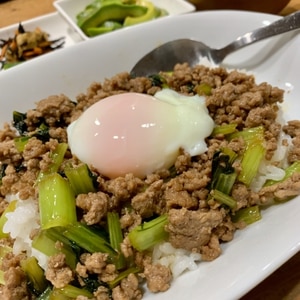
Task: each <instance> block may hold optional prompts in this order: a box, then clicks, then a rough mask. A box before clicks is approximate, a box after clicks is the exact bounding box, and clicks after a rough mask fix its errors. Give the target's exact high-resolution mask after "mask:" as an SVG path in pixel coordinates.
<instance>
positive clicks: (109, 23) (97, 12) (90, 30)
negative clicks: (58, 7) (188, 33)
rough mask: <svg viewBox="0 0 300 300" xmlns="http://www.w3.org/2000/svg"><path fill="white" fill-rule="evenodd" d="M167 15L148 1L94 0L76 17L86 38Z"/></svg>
mask: <svg viewBox="0 0 300 300" xmlns="http://www.w3.org/2000/svg"><path fill="white" fill-rule="evenodd" d="M167 14H168V12H167V11H165V10H164V9H161V8H158V7H156V6H154V5H153V3H152V2H151V1H148V0H94V1H93V2H92V3H91V4H89V5H87V6H86V8H85V9H84V10H83V11H81V12H79V13H78V14H77V16H76V18H77V25H78V26H79V27H80V28H81V29H82V31H83V32H84V33H85V34H86V35H87V36H90V37H92V36H96V35H100V34H103V33H107V32H111V31H113V30H116V29H120V28H123V27H126V26H131V25H135V24H138V23H142V22H146V21H150V20H152V19H156V18H159V17H162V16H166V15H167Z"/></svg>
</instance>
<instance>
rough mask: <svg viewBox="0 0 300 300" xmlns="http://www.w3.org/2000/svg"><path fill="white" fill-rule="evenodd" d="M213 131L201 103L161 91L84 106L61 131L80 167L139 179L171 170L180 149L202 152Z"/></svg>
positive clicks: (200, 98)
mask: <svg viewBox="0 0 300 300" xmlns="http://www.w3.org/2000/svg"><path fill="white" fill-rule="evenodd" d="M213 128H214V121H213V120H212V118H211V117H210V116H209V114H208V110H207V108H206V105H205V98H204V97H200V96H198V95H195V96H185V95H182V94H179V93H177V92H175V91H173V90H171V89H163V90H161V91H159V92H157V93H156V94H155V95H154V96H150V95H146V94H139V93H122V94H117V95H113V96H110V97H107V98H105V99H103V100H101V101H99V102H97V103H95V104H93V105H92V106H90V107H89V108H88V109H87V110H86V111H85V112H84V113H83V114H82V115H81V116H80V117H79V118H78V119H77V120H76V121H74V122H72V123H71V124H70V125H69V127H68V128H67V133H68V140H69V146H70V149H71V151H72V153H73V154H74V155H76V156H77V157H78V159H80V160H81V161H82V162H84V163H86V164H88V165H92V166H93V167H94V168H96V169H97V171H98V172H99V173H101V174H102V175H104V176H107V177H109V178H116V177H118V176H124V175H125V174H127V173H132V174H134V175H135V176H137V177H140V178H143V177H145V176H147V175H148V174H150V173H153V172H154V171H156V170H159V169H161V168H169V167H171V166H172V165H173V164H174V162H175V160H176V157H177V156H178V154H179V150H180V148H183V149H184V150H185V151H186V152H188V153H189V154H190V155H191V156H194V155H199V154H202V153H204V152H205V151H206V150H207V145H206V143H205V138H206V137H207V136H209V135H210V134H211V132H212V130H213Z"/></svg>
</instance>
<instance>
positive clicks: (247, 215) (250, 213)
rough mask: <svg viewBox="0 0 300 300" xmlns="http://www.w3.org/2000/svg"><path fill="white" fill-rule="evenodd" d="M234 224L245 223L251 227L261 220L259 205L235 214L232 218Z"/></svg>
mask: <svg viewBox="0 0 300 300" xmlns="http://www.w3.org/2000/svg"><path fill="white" fill-rule="evenodd" d="M231 219H232V221H233V222H234V223H237V222H240V221H243V222H245V223H246V224H248V225H250V224H252V223H254V222H256V221H259V220H260V219H261V213H260V209H259V206H258V205H255V206H250V207H246V208H242V209H240V210H238V211H237V212H235V214H234V215H233V216H232V217H231Z"/></svg>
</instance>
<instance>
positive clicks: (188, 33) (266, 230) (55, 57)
mask: <svg viewBox="0 0 300 300" xmlns="http://www.w3.org/2000/svg"><path fill="white" fill-rule="evenodd" d="M278 18H279V17H278V16H273V15H268V14H258V13H251V12H242V11H207V12H199V13H192V14H186V15H181V16H174V17H170V18H163V19H161V20H158V21H156V22H149V23H145V24H141V25H140V26H133V27H131V28H127V29H126V30H122V31H119V32H118V31H116V32H113V33H111V34H108V35H103V36H100V37H96V38H94V39H90V40H88V41H86V42H83V43H79V44H76V45H74V46H72V47H68V48H65V49H62V50H60V51H57V52H53V53H50V54H48V55H45V56H44V57H43V56H42V57H39V58H36V59H34V60H32V61H29V62H28V63H26V64H23V65H22V64H21V65H18V66H16V67H14V68H12V69H9V70H6V71H4V72H1V73H0V106H1V109H0V121H1V122H0V123H3V122H4V121H9V120H11V116H12V111H13V110H19V111H25V110H26V109H28V108H32V107H33V105H34V102H35V101H38V100H40V99H42V98H45V97H47V96H49V95H52V94H60V93H64V94H66V95H67V96H69V97H71V98H72V99H75V96H76V95H77V94H79V93H80V92H84V91H85V90H86V88H87V87H88V85H89V84H90V83H91V82H93V81H103V80H104V79H105V78H108V77H111V76H113V75H115V74H116V73H118V72H121V71H129V70H130V69H131V67H132V66H133V65H134V64H135V62H136V61H137V60H138V59H139V58H140V57H141V56H143V55H144V54H145V53H147V52H149V51H150V50H152V49H153V48H154V47H156V46H158V45H159V44H161V43H164V42H167V41H170V40H173V39H177V38H194V39H199V40H201V41H203V42H205V43H206V44H208V45H210V46H213V47H221V46H224V45H226V44H227V43H229V42H231V41H232V40H233V39H235V38H236V37H237V36H239V35H241V34H243V33H245V32H248V31H250V30H252V29H254V28H257V27H260V26H263V25H265V24H268V23H270V22H272V21H274V20H276V19H278ZM299 53H300V36H299V31H295V32H293V33H289V34H285V35H282V36H280V37H277V38H273V39H271V40H267V41H264V42H260V43H259V44H256V45H252V46H249V47H248V48H245V49H243V50H241V51H239V52H237V53H235V54H233V55H231V56H230V57H228V59H227V60H226V61H225V63H226V65H228V66H230V67H238V68H241V69H246V70H247V71H250V72H254V74H255V75H256V78H257V81H258V82H262V81H267V82H269V83H271V84H273V85H276V86H279V87H281V88H284V89H285V90H286V95H285V99H286V102H285V104H284V106H283V108H284V115H285V117H286V119H295V118H298V119H300V101H299V99H300V84H299V70H300V60H299V55H298V54H299ZM299 201H300V198H299V197H297V198H295V199H293V200H291V201H289V202H287V203H285V204H281V205H277V206H273V207H271V208H269V209H267V210H265V211H264V212H263V219H262V220H261V221H259V222H257V223H255V224H253V225H251V226H249V227H248V228H246V229H244V230H242V231H239V232H237V234H236V236H235V238H234V240H233V241H232V242H230V243H228V244H224V245H223V247H222V248H223V253H222V255H221V256H220V257H219V258H218V259H216V260H215V261H213V262H209V263H206V262H202V263H200V264H199V268H198V270H196V271H193V272H189V273H186V274H184V275H182V276H181V277H180V278H178V279H177V280H176V281H175V282H174V283H173V285H172V287H171V288H170V289H169V290H168V291H167V292H165V293H160V294H151V293H148V292H146V294H145V299H147V300H148V299H149V300H150V299H151V300H154V299H160V300H164V299H165V300H169V299H178V300H179V299H180V300H181V299H210V300H214V299H216V300H220V299H221V300H225V299H228V300H232V299H238V298H239V297H241V296H242V295H244V294H245V293H247V292H248V291H249V290H250V289H251V288H253V287H254V286H255V285H256V284H258V283H259V282H260V281H262V280H263V279H264V278H266V277H267V276H268V275H270V274H271V273H272V272H273V271H274V270H276V269H277V268H278V267H279V266H280V265H282V264H283V263H284V262H285V261H287V260H288V259H289V258H290V257H292V256H293V255H294V254H295V253H296V252H297V251H299V249H300V232H299V228H300V218H299V215H300V202H299Z"/></svg>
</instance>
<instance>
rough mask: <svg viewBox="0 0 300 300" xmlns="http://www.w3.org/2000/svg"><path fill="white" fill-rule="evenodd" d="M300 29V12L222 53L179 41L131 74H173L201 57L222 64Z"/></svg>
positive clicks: (154, 52)
mask: <svg viewBox="0 0 300 300" xmlns="http://www.w3.org/2000/svg"><path fill="white" fill-rule="evenodd" d="M298 28H300V11H298V12H295V13H293V14H290V15H288V16H286V17H284V18H281V19H279V20H278V21H275V22H273V23H271V24H270V25H268V26H265V27H261V28H258V29H256V30H254V31H252V32H249V33H246V34H244V35H242V36H240V37H238V38H237V39H236V40H235V41H234V42H232V43H230V44H229V45H227V46H225V47H224V48H221V49H212V48H210V47H208V46H206V45H205V44H203V43H202V42H199V41H195V40H191V39H178V40H174V41H171V42H168V43H165V44H163V45H161V46H159V47H158V48H155V49H154V50H152V51H151V52H149V53H148V54H146V55H145V56H144V57H142V58H141V59H140V60H139V61H138V62H137V63H136V65H135V66H134V67H133V69H132V70H131V75H132V76H133V77H137V76H148V75H153V74H157V73H158V72H159V71H170V70H172V69H173V67H174V66H175V64H177V63H184V62H187V63H188V64H189V65H190V66H194V65H196V64H198V63H199V60H200V58H201V57H207V58H208V60H209V61H210V62H212V63H213V64H216V65H218V64H220V63H221V62H222V61H223V60H224V59H225V57H226V56H227V55H229V54H230V53H232V52H234V51H237V50H239V49H241V48H243V47H245V46H247V45H251V44H253V43H256V42H258V41H261V40H263V39H266V38H269V37H272V36H275V35H278V34H282V33H285V32H289V31H292V30H295V29H298Z"/></svg>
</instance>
